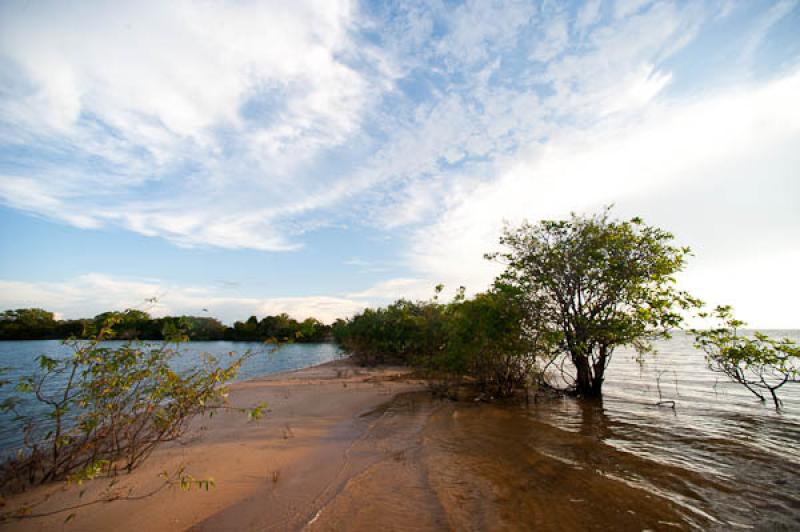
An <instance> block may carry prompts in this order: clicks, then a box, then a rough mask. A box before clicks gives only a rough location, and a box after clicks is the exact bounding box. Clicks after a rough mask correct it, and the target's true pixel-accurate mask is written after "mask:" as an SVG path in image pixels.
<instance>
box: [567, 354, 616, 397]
mask: <svg viewBox="0 0 800 532" xmlns="http://www.w3.org/2000/svg"><path fill="white" fill-rule="evenodd" d="M607 357H608V355H607V350H606V349H605V348H602V347H601V349H600V356H599V358H598V359H597V361H596V362H595V363H594V364H592V363H591V362H590V360H591V359H590V357H588V356H585V355H580V354H577V355H576V354H573V355H572V363H573V364H575V369H576V371H577V377H576V379H575V393H576V394H577V395H579V396H581V397H600V396H602V394H603V381H604V377H605V369H606V359H607Z"/></svg>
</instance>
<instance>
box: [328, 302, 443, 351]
mask: <svg viewBox="0 0 800 532" xmlns="http://www.w3.org/2000/svg"><path fill="white" fill-rule="evenodd" d="M443 314H444V307H443V306H442V305H440V304H439V303H437V302H436V301H431V302H421V301H416V302H414V301H408V300H405V299H401V300H398V301H395V302H394V303H392V304H391V305H389V306H388V307H386V308H379V309H366V310H364V312H362V313H360V314H358V315H356V316H354V317H353V318H351V319H350V320H347V322H337V324H336V326H335V327H334V334H335V338H336V340H337V341H338V342H339V343H340V344H341V345H342V346H343V347H344V348H345V349H347V350H348V351H349V352H351V353H352V354H353V356H354V357H355V359H356V360H357V361H358V362H360V363H362V364H365V365H374V364H383V363H387V362H392V363H399V364H415V363H420V362H421V361H422V360H423V359H428V358H430V357H431V356H433V355H435V354H436V353H438V352H439V351H440V350H441V349H442V348H443V346H444V334H445V331H444V317H443Z"/></svg>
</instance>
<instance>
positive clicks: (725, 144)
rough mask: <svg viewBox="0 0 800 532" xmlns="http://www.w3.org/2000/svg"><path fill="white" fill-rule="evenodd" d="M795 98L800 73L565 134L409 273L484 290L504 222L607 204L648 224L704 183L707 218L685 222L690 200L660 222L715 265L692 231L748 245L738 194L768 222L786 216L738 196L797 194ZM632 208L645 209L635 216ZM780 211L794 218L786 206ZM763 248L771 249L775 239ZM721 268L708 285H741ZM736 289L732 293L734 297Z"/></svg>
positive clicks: (514, 171) (431, 241)
mask: <svg viewBox="0 0 800 532" xmlns="http://www.w3.org/2000/svg"><path fill="white" fill-rule="evenodd" d="M798 93H800V73H794V74H791V75H789V76H786V77H783V78H781V79H778V80H775V81H772V82H769V83H766V84H764V85H763V86H760V87H752V88H748V89H740V90H733V91H729V92H724V93H719V94H709V95H706V96H704V97H702V98H698V99H696V100H693V101H689V102H675V103H662V104H660V105H651V107H650V108H649V109H648V111H647V113H645V114H643V115H641V116H637V117H636V118H635V119H623V120H620V119H616V118H609V119H607V120H606V121H604V122H603V123H600V124H596V125H594V126H593V127H592V128H591V129H588V130H584V129H580V128H573V129H567V130H563V131H561V132H560V133H559V134H558V135H557V136H554V137H553V138H551V139H550V140H549V142H548V143H547V144H545V145H542V146H539V147H533V148H532V149H530V150H529V151H528V152H527V154H526V155H525V156H523V157H521V158H520V159H519V160H518V161H516V162H513V163H509V164H508V165H507V166H506V167H505V168H503V169H500V170H499V173H498V177H497V178H496V179H495V180H493V181H487V182H484V183H481V184H480V185H478V186H476V187H475V188H474V189H473V190H472V191H471V192H469V193H466V194H464V195H463V196H462V197H461V198H460V199H459V200H458V201H456V202H454V203H453V204H452V205H451V206H450V207H449V208H448V209H447V210H446V211H445V212H444V213H443V215H442V216H441V217H440V219H439V220H438V222H437V223H435V224H434V225H433V226H432V227H425V228H423V229H421V230H419V231H418V232H417V234H416V238H415V241H416V244H415V245H414V246H413V251H412V252H411V254H410V261H411V263H412V264H413V265H414V266H415V267H416V269H417V271H418V272H419V273H420V275H422V276H424V277H426V278H430V279H436V280H440V281H442V282H444V283H445V284H448V285H458V284H465V285H466V286H467V287H468V288H470V289H472V290H480V289H483V288H484V287H485V286H486V285H487V283H488V282H489V281H490V280H491V279H492V277H493V276H494V274H496V273H497V271H498V266H497V265H492V264H490V263H486V261H484V260H483V259H482V255H483V253H485V252H487V251H492V250H495V249H497V238H498V236H499V234H500V232H501V229H502V224H503V220H508V221H510V222H512V223H518V222H519V221H521V220H522V219H523V218H528V219H530V220H532V221H536V220H538V219H541V218H547V217H560V216H564V215H567V214H568V213H569V211H571V210H575V211H585V210H587V209H590V210H591V209H597V208H599V207H601V206H602V205H604V204H608V203H611V202H617V203H619V204H620V205H621V206H622V207H624V211H625V212H626V213H629V214H630V215H633V214H644V215H645V216H647V213H648V212H659V208H658V204H659V200H658V199H657V198H658V197H659V196H660V195H661V196H663V195H667V194H669V193H672V192H674V191H675V190H680V189H681V188H682V187H690V186H696V185H698V184H699V183H703V184H705V185H706V186H708V187H711V188H712V190H702V191H699V194H700V196H699V198H702V200H696V201H695V203H697V205H694V207H697V208H699V209H701V210H700V211H698V212H692V211H687V210H685V209H684V207H683V205H684V204H683V203H682V202H683V201H684V200H685V199H684V198H680V197H678V198H675V199H674V200H673V201H672V202H671V203H668V204H666V205H668V207H666V206H664V205H662V206H661V209H662V210H663V211H662V212H661V215H659V216H657V217H656V220H655V222H658V223H659V224H661V225H663V226H664V227H666V228H668V229H670V228H674V227H679V228H681V229H682V230H681V231H677V232H678V233H679V235H678V236H679V237H682V238H683V239H684V240H686V239H691V238H692V237H693V236H694V237H696V238H697V239H698V240H699V241H697V242H694V241H689V242H688V243H689V244H691V245H693V247H695V248H696V251H697V252H698V254H700V258H702V255H701V254H702V252H703V251H708V252H709V253H710V255H711V256H712V257H714V258H718V257H720V253H721V251H720V250H719V249H714V248H713V241H714V240H716V239H718V238H719V235H718V234H711V235H709V234H708V233H707V232H706V231H703V230H702V227H697V226H696V225H697V224H699V223H703V224H710V223H722V224H726V225H725V229H724V231H726V232H731V233H732V234H734V235H736V234H748V235H751V234H752V232H751V231H747V225H748V224H749V223H750V222H749V219H748V218H747V217H742V216H739V217H738V218H737V216H736V214H735V213H736V209H737V207H738V205H737V204H736V202H735V201H733V200H732V199H731V197H737V189H738V190H741V194H744V195H746V196H747V197H746V198H745V199H750V200H751V202H750V203H747V202H745V204H746V206H747V208H754V209H757V211H756V212H757V213H758V215H757V216H761V217H776V216H778V215H779V212H776V211H775V210H773V208H774V207H775V205H774V204H773V205H771V204H770V202H769V201H767V199H768V196H767V195H766V193H762V194H763V196H762V197H761V198H760V199H761V201H760V202H759V201H758V199H759V198H752V192H751V191H750V190H749V189H747V188H744V187H743V184H747V183H751V184H752V183H756V182H758V180H759V179H761V180H762V182H763V183H764V186H770V187H773V186H777V187H780V188H779V189H777V190H775V191H774V193H773V194H772V195H770V196H769V198H772V197H773V196H775V195H777V196H784V197H785V195H786V194H787V193H788V194H791V193H792V190H793V189H791V188H789V187H790V186H791V185H790V184H791V183H794V182H796V180H797V168H800V150H799V149H798V147H800V110H799V109H798V108H797V106H796V105H794V101H795V99H796V94H798ZM767 183H770V185H767ZM728 187H731V188H732V189H733V190H729V189H728ZM720 190H722V191H725V193H720ZM715 191H716V192H715ZM794 191H795V192H796V187H795V190H794ZM715 194H716V195H715ZM667 199H668V198H665V201H666V200H667ZM648 202H649V203H648ZM703 202H720V203H722V204H723V205H724V207H721V208H717V209H713V211H714V212H715V213H718V214H720V215H721V216H720V218H719V219H716V220H715V219H713V218H708V217H706V216H705V211H707V210H712V209H710V208H709V206H708V205H704V204H703ZM637 205H639V206H647V209H645V210H644V211H637V207H636V206H637ZM780 208H781V209H787V208H788V209H791V207H787V206H786V205H781V206H780ZM791 212H795V214H789V213H784V215H783V216H782V220H783V223H780V224H774V223H773V224H766V231H773V232H774V231H777V232H778V233H779V235H780V236H779V237H778V238H777V242H775V243H774V247H772V248H770V249H769V250H768V251H769V253H770V254H774V255H776V256H777V255H779V253H778V252H779V251H780V250H781V249H783V248H785V246H786V245H787V243H788V242H791V241H792V240H793V239H796V232H797V230H798V229H800V219H799V218H798V216H800V215H798V214H796V212H797V211H796V210H795V211H791ZM701 214H702V215H701ZM700 220H702V222H701V221H700ZM687 226H690V227H687ZM760 228H761V229H762V230H763V229H765V226H764V225H762V226H760ZM757 236H758V237H761V238H763V239H765V240H766V241H772V240H773V239H772V238H771V236H770V234H761V235H757ZM709 241H710V242H709ZM730 244H732V246H730V247H728V249H729V250H734V251H735V253H734V256H736V254H737V253H746V251H744V250H743V249H742V247H741V246H736V244H735V243H730ZM745 249H746V247H745ZM695 262H700V264H701V265H703V267H704V268H705V267H707V266H708V263H703V262H701V261H695ZM759 264H760V267H762V268H763V274H762V275H763V277H765V278H770V279H774V278H780V275H781V272H783V270H781V268H783V267H784V266H779V267H775V268H772V267H771V266H770V264H769V263H768V262H767V263H765V262H760V263H759ZM797 266H798V267H800V264H797ZM715 267H718V268H719V270H718V271H717V272H716V273H715V274H713V275H717V276H719V277H720V278H724V279H729V280H730V279H736V278H740V277H742V275H744V274H742V273H741V272H739V271H738V269H739V259H738V258H735V259H733V260H727V261H720V262H719V263H716V264H715ZM742 268H744V266H742ZM710 271H711V268H708V269H707V272H708V275H712V274H711V273H710ZM692 275H698V274H695V273H692ZM701 278H702V276H701ZM694 279H695V281H694V285H695V286H697V285H698V284H701V283H700V282H699V281H697V277H694ZM735 289H736V288H735V287H734V286H730V290H731V293H733V292H734V291H735ZM797 290H798V287H797V285H796V284H795V285H790V286H787V287H785V288H784V294H785V297H784V298H782V299H783V300H784V301H788V302H791V301H794V300H795V299H797V298H798V297H800V293H798V291H797ZM786 291H788V292H789V293H788V294H787V293H786ZM715 295H717V296H721V295H723V294H719V293H716V294H715ZM765 301H770V302H772V303H773V304H774V303H775V299H774V296H772V295H770V296H767V295H766V294H765ZM789 305H790V304H789V303H787V304H785V305H784V306H782V307H780V308H782V311H783V312H784V313H785V314H786V315H787V316H790V315H791V313H790V311H791V307H790V306H789ZM743 310H744V312H745V316H744V317H745V318H746V319H747V317H748V316H747V314H750V313H752V314H751V315H753V316H758V314H757V312H756V310H755V308H754V307H749V308H745V309H743ZM777 314H778V313H777V312H775V313H770V314H769V315H770V316H773V315H777ZM786 320H787V321H784V322H782V323H787V322H788V321H789V319H788V318H787V319H786ZM751 321H752V320H751ZM795 321H796V320H795ZM794 325H797V324H796V323H794Z"/></svg>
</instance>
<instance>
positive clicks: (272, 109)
mask: <svg viewBox="0 0 800 532" xmlns="http://www.w3.org/2000/svg"><path fill="white" fill-rule="evenodd" d="M610 204H613V205H614V208H613V213H614V215H615V216H617V217H621V218H626V217H632V216H641V217H642V218H644V220H645V221H646V222H648V223H650V224H653V225H657V226H659V227H661V228H663V229H667V230H669V231H671V232H672V233H674V235H675V238H676V241H677V242H678V243H680V244H682V245H688V246H690V247H691V248H692V251H693V256H692V257H691V258H690V260H689V264H688V266H687V268H686V270H685V272H683V273H682V274H681V275H680V277H679V281H680V286H681V287H682V288H684V289H687V290H689V291H690V292H692V293H693V294H694V295H696V296H698V297H700V298H702V299H703V300H705V301H706V302H707V303H709V304H710V305H717V304H731V305H733V306H734V308H735V310H736V313H737V316H738V317H740V318H741V319H744V320H745V321H747V322H749V323H750V324H751V325H753V326H758V327H765V328H800V311H798V307H797V301H800V282H798V276H797V272H798V271H800V1H797V0H778V1H774V2H770V1H766V0H763V1H762V0H752V1H750V0H742V1H729V0H709V1H707V2H701V1H699V0H692V1H686V2H673V1H666V0H664V1H648V0H617V1H597V0H588V1H587V2H585V3H580V2H561V1H552V2H551V1H545V2H528V1H513V0H512V1H490V0H483V1H475V2H463V3H462V2H450V1H441V2H440V1H436V0H425V1H421V2H413V1H408V2H405V1H402V2H361V3H359V2H355V1H353V2H351V1H339V0H292V1H287V2H279V1H276V2H252V1H247V0H240V1H230V2H227V1H217V0H206V1H203V2H188V1H181V0H176V1H170V2H162V1H152V2H148V1H140V2H99V1H98V2H92V1H84V2H69V3H64V2H57V1H53V2H46V1H37V0H29V1H14V0H10V1H6V2H3V3H2V4H0V308H20V307H32V306H35V307H43V308H46V309H48V310H51V311H54V312H56V313H57V315H58V316H60V317H64V318H76V317H86V316H93V315H95V314H97V313H100V312H102V311H106V310H110V309H119V310H121V309H124V308H128V307H139V308H142V307H143V306H144V305H145V303H144V302H145V300H146V299H149V298H153V297H155V298H157V302H156V303H154V304H153V303H150V304H147V307H146V308H147V310H149V311H150V312H151V313H152V314H154V315H165V314H192V315H202V314H204V313H206V312H208V313H209V314H210V315H213V316H216V317H219V318H221V319H223V321H226V322H228V323H231V322H232V321H234V320H237V319H246V318H247V317H248V316H250V315H251V314H255V315H257V316H259V317H262V316H264V315H266V314H276V313H279V312H288V313H289V314H291V315H293V316H295V317H298V318H304V317H307V316H315V317H317V318H319V319H322V320H323V321H331V320H333V319H335V318H337V317H346V316H349V315H352V314H353V313H355V312H357V311H359V310H360V309H362V308H364V307H365V306H375V305H382V304H386V303H387V302H390V301H391V300H393V299H395V298H399V297H410V298H421V299H427V298H430V297H431V296H432V295H433V289H434V286H435V285H437V284H439V283H443V284H444V285H445V287H446V290H448V291H450V292H445V293H446V294H447V293H452V291H453V290H455V289H456V288H458V287H459V286H461V285H463V286H465V287H466V288H467V291H468V293H475V292H478V291H481V290H484V289H486V287H487V286H488V285H489V283H490V282H491V280H492V279H493V277H494V276H495V275H496V274H497V273H499V268H500V266H499V265H497V264H494V263H490V262H488V261H486V260H484V259H483V254H484V253H486V252H491V251H496V250H498V249H499V244H498V237H499V235H500V232H501V230H502V228H503V226H504V224H505V223H509V224H512V225H513V224H517V223H519V222H521V221H522V220H525V219H527V220H530V221H538V220H540V219H546V218H547V219H551V218H562V217H565V216H568V215H569V213H570V212H577V213H582V214H591V213H594V212H598V211H600V210H601V209H603V207H604V206H606V205H610Z"/></svg>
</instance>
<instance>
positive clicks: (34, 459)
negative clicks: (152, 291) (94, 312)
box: [0, 312, 264, 491]
mask: <svg viewBox="0 0 800 532" xmlns="http://www.w3.org/2000/svg"><path fill="white" fill-rule="evenodd" d="M131 318H133V319H134V320H140V319H141V316H140V315H136V314H133V313H130V312H125V313H118V314H109V315H106V316H105V324H104V325H103V326H102V327H101V328H100V330H99V331H98V333H97V334H96V335H94V336H92V337H91V338H90V339H89V340H88V341H87V340H69V341H67V342H66V343H67V344H68V345H70V346H71V347H72V349H73V353H72V355H71V356H69V357H66V358H64V359H55V358H51V357H47V356H45V355H42V356H40V357H38V359H37V360H38V363H39V371H38V372H37V373H36V374H34V375H27V376H24V377H22V378H21V379H20V380H19V381H18V382H17V384H16V386H15V391H16V392H17V394H18V395H17V396H15V397H12V398H10V399H9V400H7V401H5V402H4V403H3V405H2V406H0V407H1V408H2V409H3V410H5V411H10V412H13V413H15V414H16V421H17V422H18V423H19V424H20V427H21V429H22V430H23V431H24V432H25V435H26V438H25V442H26V447H25V449H24V450H23V451H21V452H20V453H19V454H18V455H17V456H16V457H14V458H11V459H9V460H7V461H6V462H5V463H4V464H2V467H0V478H2V480H3V489H4V491H13V490H18V489H24V488H25V487H26V486H28V485H31V484H34V483H45V482H49V481H53V480H69V481H72V482H77V483H80V482H83V481H84V480H89V479H92V478H95V477H96V476H99V475H106V474H113V473H116V472H117V471H120V470H122V471H131V470H132V469H134V468H135V467H137V466H138V465H139V464H141V463H142V461H144V460H145V459H146V458H147V457H148V456H149V455H150V454H151V453H152V452H153V450H154V449H155V448H156V447H157V446H158V445H160V444H161V443H164V442H167V441H172V440H175V439H177V438H179V437H180V436H182V435H183V434H184V433H185V431H186V430H187V428H188V425H189V422H190V421H191V420H192V419H193V418H195V417H196V416H198V415H204V414H207V413H211V412H213V411H214V410H216V409H220V408H227V406H226V397H227V387H226V383H227V382H229V381H230V380H231V379H233V378H234V376H235V375H236V372H237V371H238V369H239V367H240V366H241V364H242V362H243V361H244V360H245V359H246V358H247V357H248V356H249V354H245V355H243V356H240V357H234V356H233V355H231V359H230V361H229V362H228V363H227V364H225V365H220V364H219V363H218V361H217V360H216V359H215V358H213V357H211V356H208V357H207V358H206V360H205V361H204V363H203V364H202V365H201V366H199V367H195V368H192V369H190V370H187V371H184V372H181V373H178V372H176V371H174V370H173V369H172V368H171V366H170V361H171V360H172V359H173V358H174V357H175V356H176V355H177V354H178V350H177V345H175V344H171V343H163V344H160V345H150V344H145V343H142V342H139V341H133V340H131V341H128V342H127V343H125V344H124V345H122V346H121V347H116V348H111V347H107V346H106V344H105V343H104V341H105V340H107V339H111V338H114V337H115V335H116V330H117V329H116V327H117V326H118V325H119V324H125V326H126V327H127V326H128V325H129V324H130V323H131V321H130V320H131ZM122 330H123V331H124V330H128V329H125V328H123V329H122ZM179 337H180V334H176V335H175V338H176V339H178V338H179ZM22 401H32V402H34V403H37V404H38V405H39V406H38V407H37V408H28V409H21V408H19V406H20V403H21V402H22ZM42 409H44V412H43V411H42ZM23 410H25V411H27V412H35V413H34V414H31V415H23V414H22V413H21V412H22V411H23ZM263 411H264V405H258V406H257V407H256V408H255V409H253V410H252V412H249V414H250V415H251V418H253V419H257V418H258V417H260V416H261V415H262V414H263Z"/></svg>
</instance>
